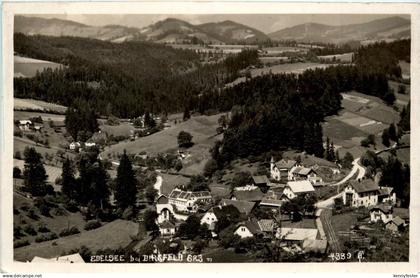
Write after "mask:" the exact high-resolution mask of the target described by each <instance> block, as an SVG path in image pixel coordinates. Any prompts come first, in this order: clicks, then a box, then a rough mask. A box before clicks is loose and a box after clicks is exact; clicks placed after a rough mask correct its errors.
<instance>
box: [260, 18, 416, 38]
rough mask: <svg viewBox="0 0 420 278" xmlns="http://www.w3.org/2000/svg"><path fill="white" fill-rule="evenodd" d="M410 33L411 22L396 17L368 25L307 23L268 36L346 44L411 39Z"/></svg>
mask: <svg viewBox="0 0 420 278" xmlns="http://www.w3.org/2000/svg"><path fill="white" fill-rule="evenodd" d="M410 32H411V28H410V20H408V19H405V18H402V17H397V16H395V17H388V18H384V19H378V20H374V21H370V22H367V23H361V24H350V25H342V26H331V25H323V24H317V23H305V24H300V25H296V26H293V27H290V28H286V29H282V30H279V31H276V32H273V33H270V34H268V36H269V37H270V38H271V39H273V40H296V41H300V42H324V43H344V42H348V41H362V40H380V39H401V38H409V37H410Z"/></svg>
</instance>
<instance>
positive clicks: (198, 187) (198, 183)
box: [186, 175, 209, 191]
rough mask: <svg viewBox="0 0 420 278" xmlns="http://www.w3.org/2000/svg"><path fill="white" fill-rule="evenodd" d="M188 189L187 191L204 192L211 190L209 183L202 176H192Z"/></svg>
mask: <svg viewBox="0 0 420 278" xmlns="http://www.w3.org/2000/svg"><path fill="white" fill-rule="evenodd" d="M186 187H187V188H186V189H187V190H191V191H203V190H208V189H209V186H208V182H207V180H206V178H205V177H203V176H202V175H195V176H192V177H191V180H190V182H189V183H188V184H187V186H186Z"/></svg>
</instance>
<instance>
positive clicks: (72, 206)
mask: <svg viewBox="0 0 420 278" xmlns="http://www.w3.org/2000/svg"><path fill="white" fill-rule="evenodd" d="M64 207H65V208H66V210H68V211H70V212H78V211H79V207H78V205H77V202H76V201H74V200H71V201H69V202H68V203H66V204H65V205H64Z"/></svg>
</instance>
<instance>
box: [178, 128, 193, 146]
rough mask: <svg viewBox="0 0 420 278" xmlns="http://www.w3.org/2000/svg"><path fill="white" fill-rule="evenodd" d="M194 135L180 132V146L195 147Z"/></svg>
mask: <svg viewBox="0 0 420 278" xmlns="http://www.w3.org/2000/svg"><path fill="white" fill-rule="evenodd" d="M192 138H193V137H192V135H191V134H190V133H188V132H185V131H180V132H179V134H178V146H179V147H180V148H189V147H191V146H192V145H193V142H192Z"/></svg>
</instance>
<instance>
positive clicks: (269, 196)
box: [259, 188, 284, 207]
mask: <svg viewBox="0 0 420 278" xmlns="http://www.w3.org/2000/svg"><path fill="white" fill-rule="evenodd" d="M282 195H283V188H280V190H274V189H270V190H268V191H267V193H266V194H265V195H264V197H263V198H262V200H261V202H260V204H259V205H260V206H267V207H281V205H282V204H283V202H284V200H282Z"/></svg>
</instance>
